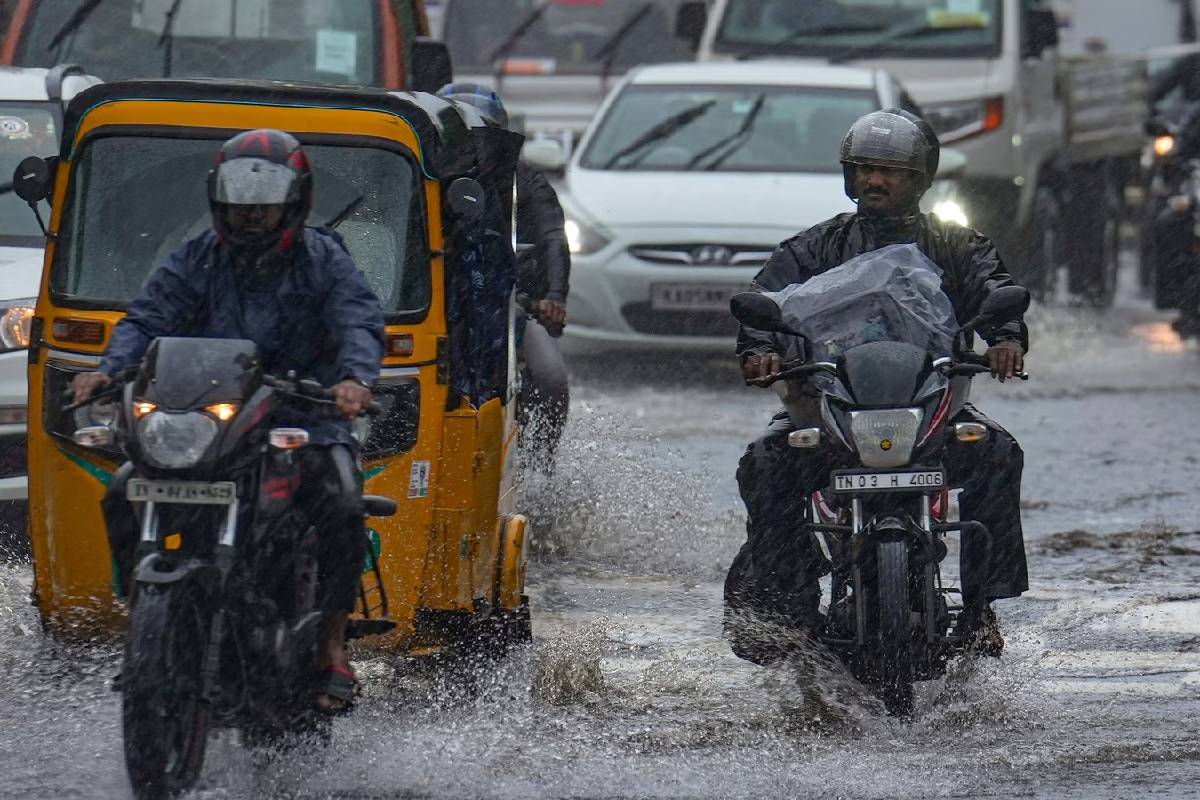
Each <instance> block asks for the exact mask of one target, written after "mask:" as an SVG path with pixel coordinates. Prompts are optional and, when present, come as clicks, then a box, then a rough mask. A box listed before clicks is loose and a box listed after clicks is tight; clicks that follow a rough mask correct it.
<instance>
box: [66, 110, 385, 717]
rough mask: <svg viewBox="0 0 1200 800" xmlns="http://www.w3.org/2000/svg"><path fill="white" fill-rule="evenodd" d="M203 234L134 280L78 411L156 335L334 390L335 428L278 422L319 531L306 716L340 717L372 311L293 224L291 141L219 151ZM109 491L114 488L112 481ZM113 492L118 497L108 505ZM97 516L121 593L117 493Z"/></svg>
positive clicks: (354, 584)
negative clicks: (358, 429) (314, 672)
mask: <svg viewBox="0 0 1200 800" xmlns="http://www.w3.org/2000/svg"><path fill="white" fill-rule="evenodd" d="M208 190H209V203H210V206H211V209H212V217H213V228H212V230H210V231H207V232H205V233H203V234H201V235H200V236H198V237H197V238H195V239H192V240H191V241H189V242H187V243H185V244H184V245H183V246H182V247H180V248H179V250H177V251H176V252H175V253H173V254H172V255H171V256H170V257H169V258H168V259H167V261H166V263H165V264H163V265H162V266H161V267H160V268H159V269H158V270H157V271H156V272H154V273H153V274H152V275H151V276H150V278H149V279H148V280H147V281H146V283H145V285H144V286H143V287H142V289H141V292H140V293H139V294H138V296H137V297H136V298H135V299H134V300H133V302H132V303H131V304H130V305H129V310H128V314H127V315H126V317H125V318H124V319H123V320H121V322H120V323H119V324H118V325H117V326H116V328H115V329H114V330H113V334H112V339H111V340H110V341H109V345H108V349H107V350H106V351H105V354H104V358H103V360H102V361H101V363H100V370H99V371H98V372H93V373H86V374H83V375H80V376H79V377H78V378H76V380H75V384H74V392H75V400H76V402H81V401H83V400H85V399H87V398H88V397H90V396H91V395H92V394H93V393H94V392H95V391H96V390H97V389H99V388H101V387H102V386H104V385H106V384H108V383H109V382H110V381H111V379H112V377H113V376H114V375H116V374H118V373H119V372H122V371H123V370H125V369H126V368H127V367H130V366H133V365H136V364H139V363H140V362H141V360H142V357H143V356H144V355H145V353H146V349H147V348H148V347H149V346H150V343H151V342H152V341H153V340H154V339H156V338H158V337H162V336H199V337H212V338H231V339H249V340H251V341H253V342H254V343H255V345H257V347H258V353H259V358H260V360H261V362H262V367H263V369H264V370H265V371H266V372H268V373H271V374H276V375H282V374H284V373H286V372H287V371H288V370H295V372H296V374H297V375H298V376H300V377H302V378H313V379H316V380H318V381H320V383H321V384H322V385H323V386H330V387H332V391H333V394H334V398H335V400H336V401H337V407H338V410H339V411H340V412H341V413H342V415H343V418H342V419H335V418H331V417H319V416H316V415H314V414H312V413H310V412H306V411H305V410H304V409H301V408H296V409H293V410H289V411H283V412H281V413H280V414H277V422H278V423H279V424H282V425H290V426H295V427H301V428H304V429H306V430H307V431H308V432H309V440H310V445H309V446H308V447H306V448H304V449H303V450H301V451H299V453H300V456H299V457H300V459H301V471H302V476H303V477H302V480H303V486H302V488H301V490H300V491H299V492H297V497H298V498H300V500H301V502H302V503H303V504H304V506H305V508H306V510H307V511H308V512H309V513H310V515H311V517H312V518H313V519H314V523H317V524H318V526H319V529H320V530H321V531H322V536H321V543H320V548H319V553H318V561H319V573H320V574H319V585H320V594H321V604H322V608H323V610H324V612H325V624H324V626H323V634H322V641H323V646H322V653H321V661H322V663H321V664H320V667H321V669H322V670H323V671H324V673H325V676H326V677H325V681H324V684H323V687H324V688H323V694H322V696H321V697H319V698H318V706H319V707H320V708H322V709H325V710H339V709H341V708H344V707H347V706H348V705H349V704H350V703H351V701H352V699H353V691H354V686H355V683H356V682H357V679H356V678H355V677H354V674H353V673H352V672H351V670H350V666H349V661H348V660H347V657H346V652H345V628H346V621H347V618H348V616H349V613H350V612H351V611H352V610H353V608H354V601H355V597H356V592H357V588H358V581H359V575H360V570H361V565H362V563H363V559H364V557H365V536H364V531H363V518H362V508H361V496H362V487H361V476H360V472H359V470H358V468H357V463H356V462H357V452H356V446H355V442H354V439H353V438H352V437H351V435H350V422H349V420H350V419H352V418H353V417H354V416H356V415H357V414H358V413H359V412H360V411H361V410H362V409H363V408H364V407H365V406H366V405H367V403H369V402H370V400H371V386H372V385H373V384H374V383H375V381H376V380H377V379H378V377H379V368H380V362H381V359H382V357H383V331H384V320H383V311H382V309H381V308H380V304H379V300H378V298H376V296H375V294H374V292H372V291H371V289H370V287H369V286H368V285H367V282H366V279H365V278H364V276H363V274H362V273H361V272H359V271H358V269H357V268H356V267H355V265H354V261H353V259H352V258H351V257H350V253H349V252H348V251H347V250H346V247H345V245H344V244H343V243H342V240H341V238H340V237H339V236H338V235H337V234H336V233H334V232H332V231H326V230H320V229H314V228H307V227H305V225H304V222H305V220H306V218H307V217H308V214H309V211H310V210H311V209H312V202H313V188H312V169H311V167H310V165H309V161H308V157H307V155H306V154H305V152H304V150H303V148H302V147H301V146H300V142H299V141H297V140H296V139H295V138H294V137H293V136H291V135H289V134H287V133H283V132H281V131H270V130H257V131H248V132H246V133H242V134H239V135H238V136H235V137H234V138H233V139H231V140H229V141H228V142H226V143H225V144H224V145H223V146H222V147H221V150H220V152H219V154H218V156H217V163H216V165H215V166H214V168H213V170H212V171H211V172H210V173H209V181H208ZM115 483H116V482H115V481H114V484H115ZM117 495H120V496H117ZM104 506H105V517H106V519H107V521H108V528H109V540H110V543H111V545H112V548H113V553H114V556H115V557H116V559H117V562H118V564H119V565H120V567H121V574H122V579H123V583H124V584H125V585H128V583H127V578H128V574H129V572H130V571H131V570H132V567H133V564H132V560H133V552H134V548H135V546H136V541H137V531H136V523H135V522H134V517H133V512H132V510H131V509H130V507H129V503H128V502H127V501H126V499H125V497H124V496H123V493H122V492H111V491H110V493H109V496H108V497H107V498H106V499H105V502H104Z"/></svg>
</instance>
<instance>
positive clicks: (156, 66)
mask: <svg viewBox="0 0 1200 800" xmlns="http://www.w3.org/2000/svg"><path fill="white" fill-rule="evenodd" d="M86 5H88V4H87V3H85V0H74V1H73V2H72V1H71V0H53V2H50V0H42V2H35V3H34V4H33V9H32V11H31V12H30V13H31V15H32V16H31V18H30V19H29V20H28V22H26V23H25V27H24V32H23V34H22V36H21V41H20V49H19V52H18V58H17V62H18V63H20V64H23V65H25V66H31V67H34V66H37V67H50V66H53V65H54V64H61V63H67V62H73V63H77V64H85V65H87V69H88V71H89V72H90V73H92V74H94V75H100V76H103V77H104V79H105V80H123V79H129V78H156V77H162V76H164V75H165V74H166V58H167V54H168V52H169V53H170V61H171V64H170V75H171V76H174V77H207V78H264V79H278V80H288V81H321V82H326V83H345V84H353V85H376V84H378V83H379V81H378V80H377V77H378V75H377V69H376V54H375V34H374V30H375V29H376V25H377V21H376V19H375V7H376V6H377V5H378V4H377V3H376V2H375V0H178V2H175V0H101V2H99V3H98V4H95V5H94V6H93V7H92V10H91V12H90V13H88V14H86V15H84V16H82V18H80V16H79V15H78V10H79V9H82V8H84V7H85V6H86ZM173 6H174V9H175V15H174V17H173V22H172V24H171V26H170V31H171V34H172V35H171V37H170V42H169V44H170V47H169V48H168V47H167V41H166V39H165V38H164V37H163V32H164V31H165V30H167V15H168V12H170V11H171V10H172V7H173ZM73 20H74V23H73V22H72V21H73ZM56 40H57V41H56Z"/></svg>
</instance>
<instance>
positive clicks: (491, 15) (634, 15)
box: [444, 0, 692, 75]
mask: <svg viewBox="0 0 1200 800" xmlns="http://www.w3.org/2000/svg"><path fill="white" fill-rule="evenodd" d="M497 5H499V3H498V2H497V0H452V2H451V3H450V4H449V5H448V6H447V8H446V18H445V29H444V36H445V39H446V44H447V45H448V46H449V48H450V53H451V57H452V61H453V63H454V69H455V71H457V72H486V73H492V72H497V71H498V72H501V73H504V74H524V75H550V74H559V73H589V72H590V73H597V72H601V71H602V70H603V69H604V62H605V61H606V60H611V65H612V71H613V72H616V73H621V72H625V71H626V70H628V69H629V68H630V67H632V66H635V65H637V64H642V63H653V62H665V61H686V60H690V59H691V58H692V53H691V50H690V49H689V47H688V45H687V43H686V42H684V41H683V40H682V39H678V38H676V37H675V35H674V30H673V29H674V24H675V9H676V7H677V6H678V5H679V0H505V2H504V3H503V5H504V13H503V14H501V15H499V16H498V15H497V13H496V11H497ZM505 45H507V46H505Z"/></svg>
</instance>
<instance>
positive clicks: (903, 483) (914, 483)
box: [833, 469, 946, 493]
mask: <svg viewBox="0 0 1200 800" xmlns="http://www.w3.org/2000/svg"><path fill="white" fill-rule="evenodd" d="M945 486H946V473H945V472H944V471H943V470H940V469H922V470H901V471H896V470H890V471H887V472H835V473H833V490H834V491H835V492H854V493H857V492H930V491H937V490H938V489H943V488H945Z"/></svg>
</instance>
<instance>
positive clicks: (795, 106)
mask: <svg viewBox="0 0 1200 800" xmlns="http://www.w3.org/2000/svg"><path fill="white" fill-rule="evenodd" d="M878 107H879V106H878V100H877V97H876V95H875V93H874V92H872V91H869V90H865V89H864V90H857V91H856V90H845V89H823V88H807V87H790V86H710V87H697V86H659V85H641V86H638V85H633V86H629V87H627V88H626V89H625V90H624V91H623V92H622V93H621V95H620V97H618V98H617V99H616V101H614V103H613V104H612V106H611V107H610V108H609V109H608V113H607V114H606V115H605V117H604V120H603V121H602V122H601V123H600V126H599V128H598V129H597V131H596V134H595V136H594V137H592V140H591V143H590V144H589V145H588V148H587V151H586V152H585V153H584V155H583V158H582V161H581V166H583V167H587V168H590V169H625V170H689V171H691V170H696V171H702V170H709V171H718V170H719V171H722V172H837V171H838V170H840V169H841V168H840V167H839V165H838V160H837V154H838V145H839V143H840V142H841V140H842V137H843V136H845V134H846V130H847V129H849V127H850V125H851V124H852V123H853V122H854V121H855V120H856V119H858V118H859V117H861V116H862V115H863V114H866V113H869V112H871V111H874V110H875V109H876V108H878Z"/></svg>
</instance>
